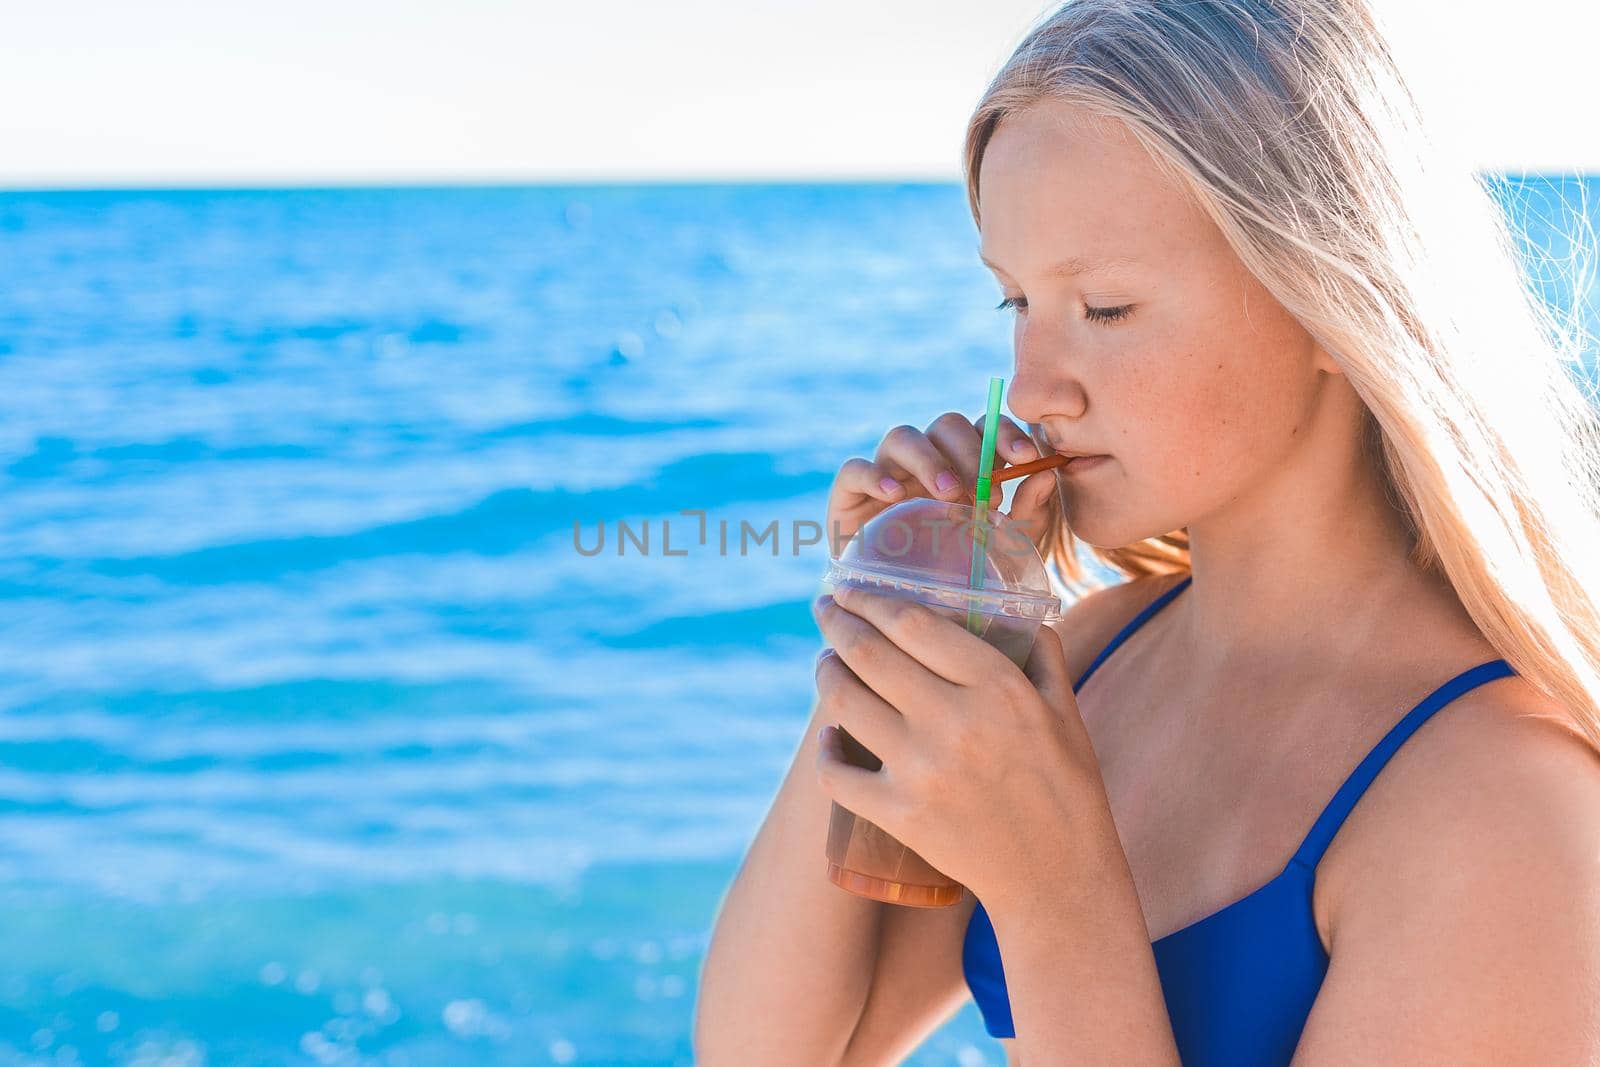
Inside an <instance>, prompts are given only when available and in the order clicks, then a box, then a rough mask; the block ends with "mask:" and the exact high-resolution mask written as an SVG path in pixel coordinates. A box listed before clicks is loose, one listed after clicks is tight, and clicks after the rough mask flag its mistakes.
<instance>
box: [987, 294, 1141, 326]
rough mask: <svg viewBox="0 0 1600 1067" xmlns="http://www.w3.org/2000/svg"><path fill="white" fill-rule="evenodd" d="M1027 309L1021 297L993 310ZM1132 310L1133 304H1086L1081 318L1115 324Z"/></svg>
mask: <svg viewBox="0 0 1600 1067" xmlns="http://www.w3.org/2000/svg"><path fill="white" fill-rule="evenodd" d="M1027 307H1028V301H1027V300H1026V299H1024V298H1023V297H1017V296H1008V297H1006V298H1005V299H1004V300H1002V301H1000V303H998V304H996V305H995V310H996V311H1004V310H1006V309H1007V308H1010V309H1012V310H1013V311H1017V312H1019V313H1020V312H1022V311H1024V310H1026V309H1027ZM1133 309H1134V305H1133V304H1123V305H1122V306H1121V307H1114V308H1097V307H1090V306H1089V305H1088V304H1085V305H1084V306H1083V317H1084V318H1086V319H1088V320H1089V321H1091V322H1099V323H1110V322H1116V321H1117V320H1119V319H1125V318H1127V317H1128V316H1129V315H1130V314H1132V312H1133Z"/></svg>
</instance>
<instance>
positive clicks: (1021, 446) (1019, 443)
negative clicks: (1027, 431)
mask: <svg viewBox="0 0 1600 1067" xmlns="http://www.w3.org/2000/svg"><path fill="white" fill-rule="evenodd" d="M1027 450H1028V442H1026V441H1024V440H1023V439H1022V438H1020V437H1019V438H1017V439H1016V440H1015V441H1012V442H1011V451H1013V452H1026V451H1027Z"/></svg>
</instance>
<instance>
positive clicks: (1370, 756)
mask: <svg viewBox="0 0 1600 1067" xmlns="http://www.w3.org/2000/svg"><path fill="white" fill-rule="evenodd" d="M1515 673H1516V671H1514V670H1513V669H1512V668H1511V664H1509V663H1507V662H1506V661H1505V660H1504V659H1492V660H1490V661H1489V662H1487V663H1480V664H1478V665H1477V666H1476V667H1469V668H1468V669H1467V670H1464V671H1462V672H1461V673H1460V674H1458V675H1456V676H1455V677H1454V678H1451V679H1450V680H1449V681H1448V682H1445V683H1444V684H1443V685H1441V686H1439V688H1437V689H1435V690H1434V691H1433V692H1431V693H1429V694H1428V695H1427V696H1425V697H1423V698H1422V701H1421V702H1420V703H1419V704H1417V706H1416V707H1414V708H1412V709H1411V710H1410V711H1409V712H1407V713H1406V716H1405V718H1403V719H1401V720H1400V721H1399V722H1397V723H1395V724H1394V726H1393V727H1392V728H1391V729H1390V730H1389V732H1388V733H1387V734H1385V735H1384V737H1383V740H1381V741H1379V742H1378V743H1377V744H1376V745H1375V746H1373V749H1372V751H1371V752H1369V753H1367V757H1366V759H1364V760H1362V761H1361V762H1360V763H1359V764H1358V765H1357V766H1356V769H1355V770H1354V771H1352V772H1351V773H1350V777H1348V778H1346V779H1345V781H1344V784H1343V785H1341V786H1340V787H1339V791H1338V792H1337V793H1335V794H1333V799H1332V800H1330V801H1328V806H1327V807H1326V808H1323V809H1322V814H1321V815H1319V816H1317V821H1316V822H1315V823H1313V824H1312V826H1311V832H1310V833H1308V834H1306V839H1305V841H1304V842H1302V843H1301V845H1300V847H1299V848H1298V849H1296V850H1295V854H1294V858H1293V859H1292V860H1290V861H1289V862H1290V863H1291V864H1294V863H1298V864H1300V865H1301V866H1303V867H1305V868H1307V869H1314V868H1315V867H1316V866H1317V863H1318V862H1319V861H1320V860H1321V859H1322V854H1323V853H1324V852H1326V851H1327V850H1328V845H1329V844H1330V843H1331V842H1332V841H1333V835H1334V834H1336V833H1338V832H1339V827H1341V826H1343V825H1344V820H1345V818H1346V817H1347V816H1349V814H1350V812H1351V810H1352V809H1353V808H1354V807H1355V806H1356V802H1357V801H1358V800H1360V799H1361V795H1362V794H1363V793H1365V792H1366V791H1367V787H1368V786H1369V785H1371V784H1372V780H1373V779H1374V778H1376V777H1378V772H1380V771H1382V770H1383V768H1384V766H1385V765H1386V764H1387V763H1388V762H1389V759H1390V757H1392V756H1393V755H1394V754H1395V751H1396V750H1397V749H1399V747H1400V746H1401V745H1403V744H1405V743H1406V740H1407V739H1408V738H1409V737H1410V736H1411V735H1412V734H1414V733H1416V732H1417V729H1418V728H1419V727H1420V726H1421V725H1422V724H1423V723H1425V722H1427V721H1428V719H1429V718H1430V717H1431V716H1432V715H1433V713H1434V712H1436V711H1438V710H1439V709H1440V708H1442V707H1444V706H1445V705H1446V704H1448V703H1450V701H1452V700H1454V699H1455V698H1456V697H1458V696H1460V695H1461V694H1462V693H1465V692H1466V691H1467V690H1469V689H1474V688H1476V687H1477V686H1480V685H1482V684H1483V683H1485V682H1492V681H1494V680H1495V679H1496V678H1504V677H1505V676H1506V675H1509V674H1515Z"/></svg>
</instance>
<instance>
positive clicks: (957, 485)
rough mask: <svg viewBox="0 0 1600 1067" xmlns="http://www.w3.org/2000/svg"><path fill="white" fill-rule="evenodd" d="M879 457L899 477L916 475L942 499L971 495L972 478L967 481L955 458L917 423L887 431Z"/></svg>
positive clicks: (927, 490) (914, 477)
mask: <svg viewBox="0 0 1600 1067" xmlns="http://www.w3.org/2000/svg"><path fill="white" fill-rule="evenodd" d="M935 422H937V420H935ZM974 451H976V449H974ZM877 461H878V462H879V463H880V464H882V465H883V466H884V467H886V468H888V470H889V472H890V473H891V474H892V475H894V476H895V477H896V478H900V479H906V478H910V479H914V480H915V481H916V482H917V483H918V484H919V485H920V486H921V487H922V490H923V491H924V492H926V493H927V494H928V495H929V496H933V497H936V498H938V499H940V500H949V501H957V500H961V499H962V498H963V497H964V496H970V495H971V490H970V489H969V488H967V486H969V485H970V484H971V482H970V481H968V482H966V483H963V482H962V480H961V475H960V473H959V472H958V471H957V470H956V467H955V464H954V462H953V461H952V460H951V458H950V457H949V456H947V455H945V454H944V453H943V452H941V451H940V450H939V448H938V446H937V445H935V444H934V442H933V441H932V440H931V439H929V437H928V435H927V434H925V433H923V432H922V431H921V430H918V429H917V428H916V427H915V426H896V427H895V428H894V429H892V430H890V431H889V432H888V433H887V434H885V435H884V438H883V441H882V443H880V444H879V445H878V454H877ZM917 495H920V494H917Z"/></svg>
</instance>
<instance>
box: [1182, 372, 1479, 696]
mask: <svg viewBox="0 0 1600 1067" xmlns="http://www.w3.org/2000/svg"><path fill="white" fill-rule="evenodd" d="M1336 381H1337V385H1338V386H1342V387H1343V388H1342V389H1340V388H1335V389H1331V390H1329V392H1330V393H1331V394H1333V395H1331V396H1330V397H1329V398H1328V402H1327V403H1324V404H1319V405H1316V406H1315V408H1314V411H1315V414H1314V415H1313V418H1312V420H1311V423H1310V424H1309V425H1308V426H1306V427H1303V431H1304V432H1302V433H1301V434H1298V435H1297V437H1298V440H1299V443H1298V444H1297V445H1295V446H1294V447H1293V448H1291V449H1290V450H1289V451H1288V452H1287V453H1286V454H1285V455H1284V457H1283V459H1282V461H1281V462H1280V463H1278V464H1276V465H1275V466H1274V467H1273V468H1272V469H1271V470H1270V471H1269V472H1268V473H1267V474H1266V475H1265V476H1264V477H1263V478H1262V479H1261V480H1259V481H1258V482H1257V483H1255V484H1254V485H1252V486H1251V487H1250V488H1249V489H1248V490H1247V491H1246V492H1245V493H1243V494H1241V495H1239V496H1236V497H1234V498H1233V499H1231V500H1230V501H1228V503H1227V504H1226V505H1225V506H1224V507H1222V508H1219V509H1217V510H1216V511H1214V512H1211V513H1208V514H1206V515H1204V516H1201V517H1199V518H1198V519H1196V520H1194V521H1192V522H1191V523H1190V524H1189V552H1190V561H1191V567H1192V574H1193V576H1194V581H1193V583H1192V585H1191V587H1190V588H1189V589H1187V590H1186V591H1185V592H1184V593H1183V595H1182V598H1181V599H1183V600H1185V601H1188V603H1187V604H1186V605H1184V610H1183V611H1182V612H1181V613H1180V619H1181V621H1175V623H1174V625H1175V626H1176V628H1177V629H1178V631H1179V633H1178V635H1177V638H1176V639H1177V640H1179V641H1180V642H1182V644H1183V645H1184V646H1185V657H1186V659H1187V661H1188V662H1189V663H1190V664H1191V665H1192V667H1193V669H1194V671H1195V673H1196V674H1197V675H1202V676H1221V674H1223V673H1228V674H1233V675H1234V676H1235V677H1237V676H1238V675H1239V672H1241V671H1243V673H1244V674H1246V675H1248V674H1249V672H1250V670H1251V668H1252V667H1253V668H1255V669H1257V670H1262V669H1266V670H1270V669H1272V668H1273V667H1274V666H1275V665H1282V664H1285V663H1332V664H1337V663H1338V662H1340V661H1341V660H1342V659H1343V658H1345V657H1347V656H1351V655H1354V654H1355V653H1356V652H1357V650H1358V648H1359V647H1360V646H1361V644H1362V643H1363V642H1364V641H1370V639H1371V636H1372V634H1373V633H1375V632H1376V630H1377V628H1378V627H1380V626H1381V625H1383V623H1384V622H1385V621H1386V620H1387V621H1389V622H1390V623H1391V624H1392V622H1393V620H1394V619H1395V618H1397V617H1398V612H1399V610H1400V608H1401V607H1402V606H1404V605H1408V604H1415V603H1417V602H1418V600H1419V598H1426V597H1432V596H1439V595H1441V594H1442V595H1445V596H1448V597H1450V599H1451V600H1454V594H1453V593H1452V592H1451V591H1450V589H1449V587H1448V585H1447V584H1446V583H1444V582H1442V581H1440V580H1438V579H1437V578H1431V577H1429V576H1428V575H1425V574H1423V573H1422V572H1421V571H1419V570H1418V569H1417V568H1416V567H1414V566H1413V565H1412V564H1411V562H1410V561H1409V559H1408V553H1409V552H1410V549H1411V542H1410V539H1409V537H1408V535H1407V532H1406V529H1405V526H1404V524H1403V522H1402V519H1401V516H1400V513H1399V512H1398V511H1397V510H1396V509H1395V507H1394V506H1393V505H1392V504H1390V503H1389V501H1388V499H1387V497H1386V495H1385V492H1384V487H1383V483H1382V480H1381V478H1380V475H1379V472H1378V469H1377V465H1376V462H1375V461H1374V460H1373V459H1371V458H1369V457H1367V456H1365V455H1363V453H1362V449H1361V433H1360V428H1361V407H1360V402H1359V399H1358V398H1357V397H1356V396H1355V394H1354V391H1353V390H1351V389H1350V388H1349V386H1348V384H1347V383H1345V382H1344V380H1343V379H1342V378H1339V379H1336ZM1173 606H1174V607H1177V606H1178V605H1176V604H1175V605H1173Z"/></svg>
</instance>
